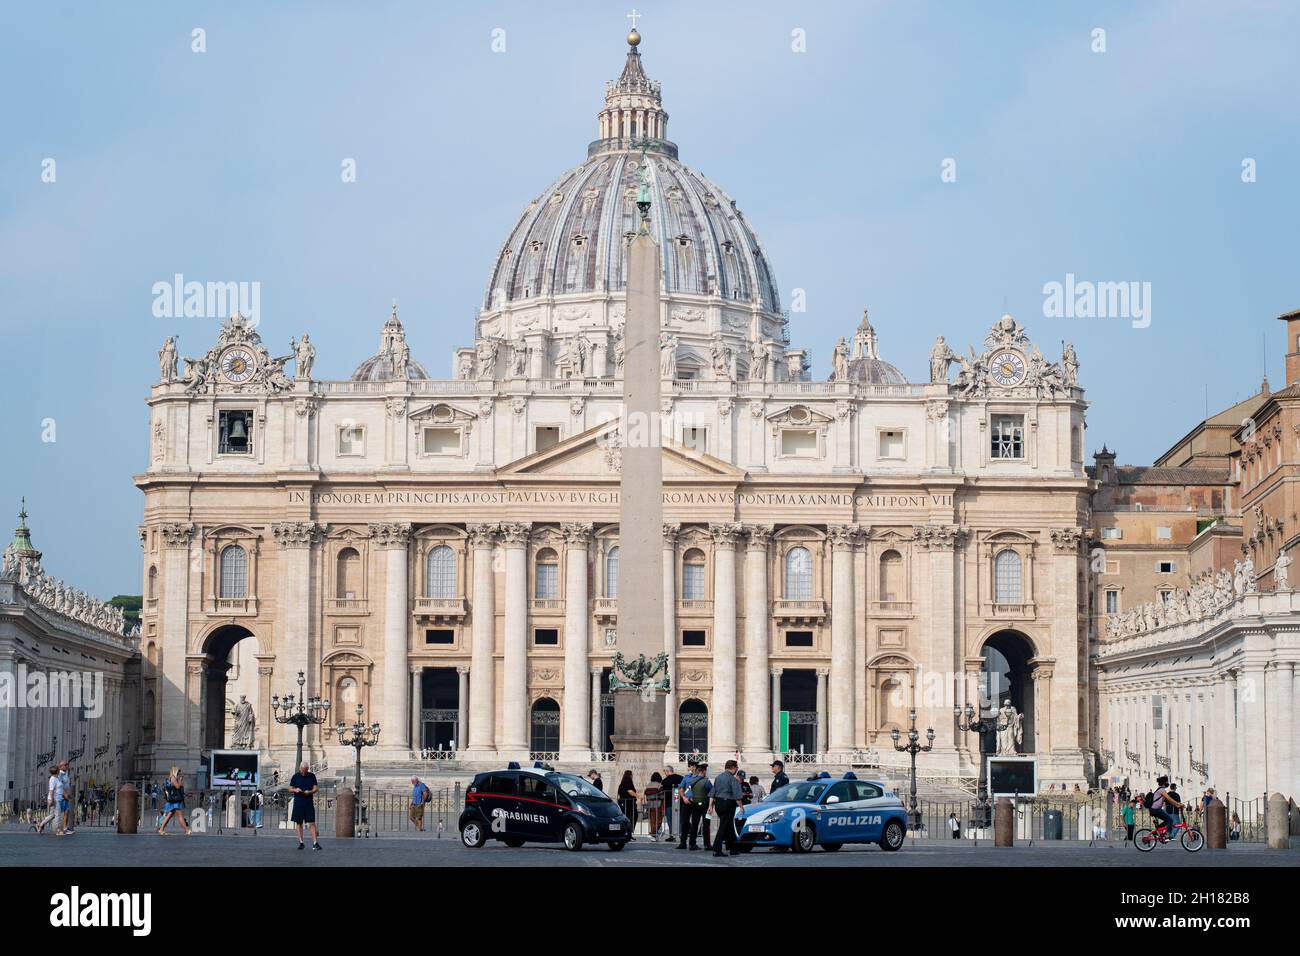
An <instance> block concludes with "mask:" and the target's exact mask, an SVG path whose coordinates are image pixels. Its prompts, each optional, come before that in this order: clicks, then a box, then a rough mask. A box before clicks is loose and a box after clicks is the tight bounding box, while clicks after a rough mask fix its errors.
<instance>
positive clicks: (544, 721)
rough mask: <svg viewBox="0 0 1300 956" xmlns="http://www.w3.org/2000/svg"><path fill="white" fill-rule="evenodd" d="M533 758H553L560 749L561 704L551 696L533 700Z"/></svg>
mask: <svg viewBox="0 0 1300 956" xmlns="http://www.w3.org/2000/svg"><path fill="white" fill-rule="evenodd" d="M532 718H533V719H532V735H531V740H530V743H529V750H530V751H532V753H531V754H530V757H529V759H531V760H552V759H554V755H555V754H557V753H559V750H560V705H559V704H557V703H556V702H555V701H554V700H552V699H551V698H550V697H539V698H538V699H537V700H535V701H534V702H533V711H532Z"/></svg>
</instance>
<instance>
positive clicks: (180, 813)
mask: <svg viewBox="0 0 1300 956" xmlns="http://www.w3.org/2000/svg"><path fill="white" fill-rule="evenodd" d="M163 799H164V800H165V801H166V802H165V803H164V804H163V818H162V823H160V824H159V825H158V835H159V836H166V835H167V824H168V823H169V822H171V818H172V817H173V816H174V817H176V818H177V819H178V820H180V821H181V826H183V827H184V828H185V835H186V836H193V835H194V831H193V830H191V829H190V824H189V821H187V820H186V819H185V782H184V780H182V779H181V768H180V767H172V769H171V773H170V774H168V775H167V783H166V784H164V785H163Z"/></svg>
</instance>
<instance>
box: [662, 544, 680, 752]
mask: <svg viewBox="0 0 1300 956" xmlns="http://www.w3.org/2000/svg"><path fill="white" fill-rule="evenodd" d="M678 529H679V528H678V525H675V524H665V525H664V653H665V654H667V655H668V677H669V679H670V683H669V690H668V693H667V694H666V695H665V701H664V724H665V725H666V726H665V727H664V733H666V734H667V735H668V750H669V752H670V753H672V754H674V755H675V754H676V753H677V752H678V742H677V532H678Z"/></svg>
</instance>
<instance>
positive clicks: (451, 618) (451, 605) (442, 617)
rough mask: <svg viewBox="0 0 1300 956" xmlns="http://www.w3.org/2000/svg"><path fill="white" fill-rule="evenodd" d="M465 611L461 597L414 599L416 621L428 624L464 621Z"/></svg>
mask: <svg viewBox="0 0 1300 956" xmlns="http://www.w3.org/2000/svg"><path fill="white" fill-rule="evenodd" d="M466 611H467V608H466V607H465V599H464V598H463V597H450V598H437V597H418V598H416V599H415V617H416V620H419V621H423V622H427V623H430V624H456V623H458V622H460V621H461V620H463V619H464V617H465V614H466Z"/></svg>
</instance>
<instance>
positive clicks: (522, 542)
mask: <svg viewBox="0 0 1300 956" xmlns="http://www.w3.org/2000/svg"><path fill="white" fill-rule="evenodd" d="M532 528H533V526H532V524H531V523H530V522H527V521H515V522H510V523H508V524H503V525H501V541H502V543H504V544H505V546H506V547H507V548H523V547H526V546H527V545H528V537H529V535H530V534H531V533H532Z"/></svg>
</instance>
